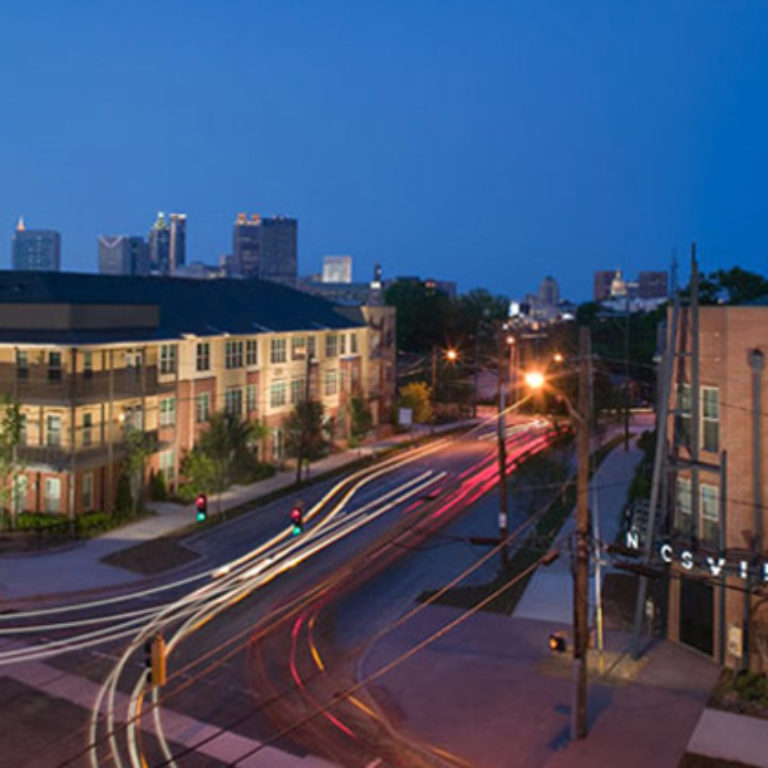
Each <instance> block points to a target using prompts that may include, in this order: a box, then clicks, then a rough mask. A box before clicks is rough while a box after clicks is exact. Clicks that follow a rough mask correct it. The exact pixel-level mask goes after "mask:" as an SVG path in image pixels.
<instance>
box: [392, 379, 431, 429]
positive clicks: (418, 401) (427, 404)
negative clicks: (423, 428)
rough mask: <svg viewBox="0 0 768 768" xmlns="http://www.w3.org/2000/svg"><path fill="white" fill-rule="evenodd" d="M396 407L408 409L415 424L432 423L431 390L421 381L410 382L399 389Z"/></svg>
mask: <svg viewBox="0 0 768 768" xmlns="http://www.w3.org/2000/svg"><path fill="white" fill-rule="evenodd" d="M398 405H399V406H400V407H401V408H410V409H411V412H412V414H413V420H414V421H415V422H416V423H417V424H426V423H429V422H430V421H432V390H431V389H430V387H428V386H427V384H426V383H425V382H423V381H412V382H411V383H410V384H406V385H405V386H404V387H401V388H400V398H399V399H398Z"/></svg>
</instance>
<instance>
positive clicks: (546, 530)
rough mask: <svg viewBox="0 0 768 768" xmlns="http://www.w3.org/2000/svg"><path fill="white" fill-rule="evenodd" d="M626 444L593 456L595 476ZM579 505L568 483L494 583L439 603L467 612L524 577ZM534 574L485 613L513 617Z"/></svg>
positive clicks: (459, 590) (615, 441) (454, 592)
mask: <svg viewBox="0 0 768 768" xmlns="http://www.w3.org/2000/svg"><path fill="white" fill-rule="evenodd" d="M623 440H624V438H623V436H621V435H617V436H616V437H614V438H612V439H611V440H609V441H608V442H607V443H605V444H604V445H602V446H600V448H598V449H597V450H596V451H594V452H593V454H592V459H593V464H592V467H593V468H592V472H595V471H597V468H598V467H599V466H600V464H601V463H602V462H603V460H604V459H605V457H606V456H607V455H608V454H609V453H610V452H611V451H612V450H613V449H614V448H615V447H616V446H617V445H619V444H620V443H622V442H623ZM575 503H576V484H575V482H574V481H573V480H570V481H568V482H566V483H565V484H564V486H563V489H562V492H561V491H558V492H557V493H556V494H555V495H554V496H553V497H552V498H551V499H550V501H549V503H548V504H547V506H546V508H545V510H544V512H543V514H542V516H541V519H540V520H539V521H538V523H536V526H535V527H534V529H533V530H532V531H531V533H529V534H528V536H527V537H526V539H525V540H524V541H523V542H522V543H521V544H520V546H519V547H518V548H517V549H516V550H515V551H514V553H513V554H512V556H511V557H510V560H509V565H508V567H507V568H504V569H500V570H499V572H498V574H497V575H496V578H495V579H494V580H493V581H490V582H487V583H485V584H476V585H474V584H473V585H468V586H464V587H454V588H453V589H450V590H448V591H447V592H446V593H445V594H444V595H442V596H441V597H440V598H438V600H437V601H436V602H438V603H439V604H441V605H449V606H452V607H454V608H464V609H468V608H471V607H473V606H475V605H477V604H478V603H479V602H480V601H481V600H484V599H485V598H487V597H488V596H489V595H491V594H492V593H493V592H495V591H496V590H498V589H499V588H500V587H502V586H503V585H504V584H506V583H507V582H509V581H510V579H512V578H514V577H515V576H517V575H519V574H521V573H522V572H523V571H525V570H526V569H527V568H529V567H530V566H531V565H533V564H534V563H535V562H536V561H537V560H538V559H539V558H540V557H541V556H542V555H543V554H544V553H545V552H546V551H547V550H548V549H549V548H550V547H551V545H552V543H553V542H554V540H555V538H556V537H557V534H558V533H559V532H560V529H561V528H562V527H563V524H564V523H565V521H566V519H567V518H568V516H569V515H570V513H571V510H572V509H573V506H574V504H575ZM534 573H535V571H531V573H530V574H528V575H527V576H526V577H524V578H522V579H520V580H519V581H517V582H516V583H515V584H514V585H513V586H512V587H510V588H509V589H507V590H506V591H504V592H502V593H501V594H500V595H499V596H497V597H496V598H495V599H493V600H491V601H490V602H489V603H488V604H487V605H485V606H484V608H483V610H485V611H490V612H492V613H503V614H506V615H511V614H512V612H513V611H514V610H515V607H516V606H517V603H518V601H519V600H520V598H521V597H522V595H523V593H524V592H525V588H526V587H527V586H528V581H529V580H530V578H531V577H532V576H533V574H534ZM436 592H438V590H428V591H426V592H422V594H421V595H419V597H418V599H419V601H422V602H423V601H426V600H428V599H429V598H431V597H432V596H433V595H435V594H436Z"/></svg>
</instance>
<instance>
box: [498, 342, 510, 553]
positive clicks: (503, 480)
mask: <svg viewBox="0 0 768 768" xmlns="http://www.w3.org/2000/svg"><path fill="white" fill-rule="evenodd" d="M505 352H506V344H505V334H504V333H503V331H500V332H499V418H498V422H497V425H496V427H497V439H498V460H499V539H500V542H501V565H502V567H504V568H507V567H508V566H509V551H508V550H507V539H508V536H509V524H508V522H507V518H508V509H509V505H508V499H507V496H508V494H507V420H506V413H505V412H506V409H507V403H506V394H507V376H506V374H507V373H508V372H509V368H508V367H507V365H506V361H505V360H504V353H505Z"/></svg>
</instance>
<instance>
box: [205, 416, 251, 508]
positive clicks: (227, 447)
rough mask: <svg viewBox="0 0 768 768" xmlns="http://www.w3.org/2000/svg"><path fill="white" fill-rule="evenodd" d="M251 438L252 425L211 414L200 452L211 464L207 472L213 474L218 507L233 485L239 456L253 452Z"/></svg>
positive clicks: (211, 475)
mask: <svg viewBox="0 0 768 768" xmlns="http://www.w3.org/2000/svg"><path fill="white" fill-rule="evenodd" d="M252 435H253V426H252V425H251V424H249V423H248V422H244V421H241V420H240V419H239V418H238V417H237V416H235V415H234V414H231V413H226V412H225V411H217V412H216V413H212V414H211V416H210V418H209V419H208V429H206V430H205V432H203V433H202V434H201V435H200V439H199V440H198V444H197V448H198V449H199V450H200V451H201V452H202V453H203V454H204V455H205V456H206V457H207V459H208V460H209V461H210V462H211V467H210V468H209V469H207V470H206V472H208V471H210V477H211V478H212V488H213V490H215V491H216V492H217V493H218V494H219V499H218V503H219V506H220V505H221V492H222V491H223V490H225V489H226V488H228V487H229V485H230V484H231V477H232V471H233V468H234V464H235V460H236V458H237V456H238V455H239V454H241V453H242V452H244V451H248V450H250V444H251V440H252ZM206 477H207V475H206Z"/></svg>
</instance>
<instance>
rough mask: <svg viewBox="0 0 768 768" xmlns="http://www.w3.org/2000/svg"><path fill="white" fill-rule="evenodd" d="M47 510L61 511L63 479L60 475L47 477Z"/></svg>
mask: <svg viewBox="0 0 768 768" xmlns="http://www.w3.org/2000/svg"><path fill="white" fill-rule="evenodd" d="M45 511H46V512H59V511H61V480H59V478H58V477H46V478H45Z"/></svg>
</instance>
